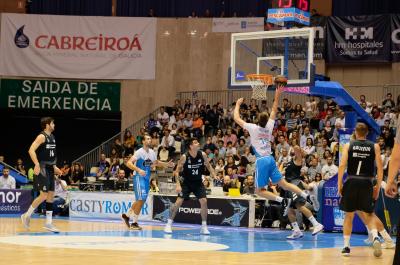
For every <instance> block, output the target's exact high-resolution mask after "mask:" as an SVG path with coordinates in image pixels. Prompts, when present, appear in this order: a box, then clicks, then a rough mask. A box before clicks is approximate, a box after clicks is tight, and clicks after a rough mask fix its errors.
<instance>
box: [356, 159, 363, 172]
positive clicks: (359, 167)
mask: <svg viewBox="0 0 400 265" xmlns="http://www.w3.org/2000/svg"><path fill="white" fill-rule="evenodd" d="M361 164H362V161H360V162H358V167H357V173H356V175H357V176H358V175H359V174H360V169H361Z"/></svg>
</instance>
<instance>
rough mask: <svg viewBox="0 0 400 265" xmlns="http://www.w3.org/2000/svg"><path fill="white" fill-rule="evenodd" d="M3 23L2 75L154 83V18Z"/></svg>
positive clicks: (43, 18)
mask: <svg viewBox="0 0 400 265" xmlns="http://www.w3.org/2000/svg"><path fill="white" fill-rule="evenodd" d="M1 17H2V19H1V42H0V74H1V75H6V76H33V77H52V78H76V79H151V80H153V79H155V50H156V23H157V19H156V18H133V17H96V16H87V17H85V16H55V15H27V14H5V13H3V14H2V15H1Z"/></svg>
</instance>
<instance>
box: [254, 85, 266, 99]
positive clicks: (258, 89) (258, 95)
mask: <svg viewBox="0 0 400 265" xmlns="http://www.w3.org/2000/svg"><path fill="white" fill-rule="evenodd" d="M251 87H252V88H253V93H252V95H251V98H252V99H255V100H265V99H267V89H268V85H267V84H264V83H263V82H261V81H252V82H251Z"/></svg>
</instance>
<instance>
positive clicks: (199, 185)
mask: <svg viewBox="0 0 400 265" xmlns="http://www.w3.org/2000/svg"><path fill="white" fill-rule="evenodd" d="M181 187H182V191H181V192H180V193H179V194H178V197H180V198H183V199H184V200H185V201H187V200H189V199H190V193H192V192H193V194H194V196H196V198H197V199H202V198H207V195H206V188H205V187H204V184H203V182H201V181H199V182H186V181H183V182H181Z"/></svg>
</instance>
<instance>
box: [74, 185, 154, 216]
mask: <svg viewBox="0 0 400 265" xmlns="http://www.w3.org/2000/svg"><path fill="white" fill-rule="evenodd" d="M69 196H70V203H69V216H70V217H85V218H103V219H121V214H123V213H126V212H128V210H129V209H130V208H131V206H132V204H133V203H134V201H135V196H134V195H133V193H128V194H126V193H124V194H122V193H107V192H79V191H73V192H70V193H69ZM152 214H153V196H152V195H149V196H148V198H147V201H146V202H145V204H144V205H143V207H142V212H141V214H140V216H139V220H151V218H152Z"/></svg>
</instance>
